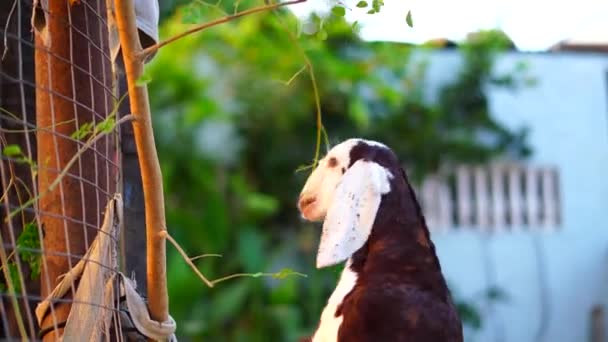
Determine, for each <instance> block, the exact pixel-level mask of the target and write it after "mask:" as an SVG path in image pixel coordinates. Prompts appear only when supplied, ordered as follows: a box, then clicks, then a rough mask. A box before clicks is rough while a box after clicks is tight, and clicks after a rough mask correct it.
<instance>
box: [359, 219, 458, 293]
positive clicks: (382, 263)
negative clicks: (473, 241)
mask: <svg viewBox="0 0 608 342" xmlns="http://www.w3.org/2000/svg"><path fill="white" fill-rule="evenodd" d="M378 228H379V229H378V230H377V231H376V232H373V233H372V235H371V236H370V238H369V240H368V242H367V243H366V245H364V246H363V247H362V248H361V249H360V250H359V251H357V252H356V253H355V254H354V255H353V257H352V261H351V262H352V265H351V268H352V270H353V271H354V272H356V273H357V276H358V278H360V279H361V280H360V281H359V283H360V284H361V285H363V286H365V284H366V283H367V284H370V286H373V285H371V284H387V283H393V284H395V285H402V284H407V285H412V286H416V287H418V288H420V289H423V290H427V291H431V292H433V293H435V294H436V295H438V296H439V297H441V298H442V299H444V300H448V298H447V297H448V294H447V293H448V291H447V285H446V283H445V279H444V278H443V275H442V274H441V266H440V264H439V260H438V258H437V255H436V253H435V246H434V245H433V242H432V241H431V240H430V238H429V233H428V229H427V228H426V225H425V224H424V220H423V219H422V220H416V222H408V223H405V222H399V221H397V220H392V222H391V221H387V222H384V223H382V222H381V224H380V225H379V227H378Z"/></svg>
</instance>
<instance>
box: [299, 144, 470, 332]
mask: <svg viewBox="0 0 608 342" xmlns="http://www.w3.org/2000/svg"><path fill="white" fill-rule="evenodd" d="M298 209H299V210H300V213H301V215H302V216H303V218H304V219H306V220H308V221H321V220H324V222H323V232H322V235H321V241H320V243H319V249H318V252H317V260H316V266H317V268H322V267H327V266H331V265H335V264H338V263H341V262H344V261H346V265H345V267H344V270H343V271H342V275H341V277H340V280H339V282H338V285H337V286H336V288H335V290H334V292H333V293H332V294H331V296H330V297H329V300H328V301H327V305H326V306H325V308H324V309H323V312H322V314H321V319H320V322H319V326H318V327H317V330H316V331H315V333H314V335H313V336H311V337H309V338H308V339H306V340H307V341H312V342H337V341H339V342H359V341H361V342H363V341H369V342H372V341H382V342H384V341H387V342H389V341H390V342H399V341H420V342H435V341H437V342H444V341H445V342H462V340H463V334H462V324H461V321H460V318H459V316H458V313H457V311H456V308H455V306H454V304H453V302H452V298H451V295H450V291H449V289H448V287H447V284H446V281H445V279H444V277H443V275H442V273H441V266H440V264H439V260H438V258H437V255H436V253H435V246H434V244H433V242H432V241H431V239H430V236H429V231H428V228H427V226H426V223H425V220H424V216H423V215H422V212H421V209H420V205H419V204H418V201H417V200H416V196H415V194H414V191H413V190H412V187H411V186H410V184H409V181H408V179H407V175H406V173H405V171H404V170H403V169H402V168H401V167H400V165H399V162H398V159H397V156H396V155H395V153H394V152H393V151H392V150H391V149H390V148H388V147H387V146H385V145H384V144H381V143H378V142H375V141H369V140H363V139H349V140H346V141H344V142H342V143H340V144H338V145H336V146H335V147H333V148H332V149H331V150H330V151H329V152H328V153H327V155H326V156H325V157H324V158H323V159H321V160H320V161H319V164H318V166H317V168H316V169H315V170H314V171H313V172H312V173H311V175H310V176H309V178H308V179H307V181H306V184H305V185H304V188H303V189H302V192H301V194H300V197H299V201H298Z"/></svg>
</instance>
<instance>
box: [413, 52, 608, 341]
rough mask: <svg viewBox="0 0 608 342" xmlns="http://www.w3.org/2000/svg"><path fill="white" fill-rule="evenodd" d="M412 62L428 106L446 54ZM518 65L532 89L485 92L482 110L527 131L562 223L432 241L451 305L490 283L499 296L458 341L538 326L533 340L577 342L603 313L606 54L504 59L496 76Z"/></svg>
mask: <svg viewBox="0 0 608 342" xmlns="http://www.w3.org/2000/svg"><path fill="white" fill-rule="evenodd" d="M418 58H423V59H428V60H429V62H430V63H429V70H428V80H427V84H428V85H429V87H430V91H429V96H430V97H434V96H435V94H436V88H437V86H438V85H440V84H442V83H443V82H445V81H446V80H449V79H451V78H454V77H456V71H457V70H458V67H459V64H460V61H459V57H458V55H457V54H455V53H454V52H447V51H446V52H439V53H433V54H428V55H419V56H418ZM521 60H523V61H526V63H528V65H529V67H530V74H531V75H533V76H534V77H535V78H536V80H537V84H536V86H534V87H532V88H528V89H524V90H521V91H518V92H511V91H508V90H500V89H494V88H491V89H490V103H491V109H492V113H493V114H494V115H495V117H496V118H497V119H499V120H500V121H501V122H503V123H504V124H506V125H507V126H509V127H513V128H518V127H521V126H528V127H529V129H530V135H529V141H530V144H531V146H532V148H533V150H534V154H533V156H532V158H531V159H530V161H529V162H530V164H532V165H537V164H538V165H551V166H556V167H557V168H558V170H559V172H560V187H561V198H562V224H561V226H560V227H559V229H558V230H550V229H549V230H536V231H518V232H509V231H506V232H500V233H491V234H483V233H479V232H477V231H472V230H470V229H469V230H467V229H463V230H456V229H452V230H449V231H448V232H447V233H434V234H433V240H434V241H435V244H436V246H437V252H438V254H439V258H440V260H441V264H442V267H443V269H444V273H445V275H446V277H447V279H448V281H449V282H450V284H451V286H452V287H453V288H454V290H455V291H456V292H457V293H458V295H459V297H464V298H471V297H475V296H477V295H478V294H479V292H480V291H483V290H484V288H486V287H487V286H489V285H492V284H497V285H498V286H500V287H501V288H502V289H504V290H505V291H506V292H507V294H508V296H509V298H508V301H507V302H506V303H502V304H496V305H494V306H493V307H485V308H484V312H488V315H486V316H485V319H484V322H483V323H484V328H483V330H482V331H481V332H479V333H475V334H471V333H469V332H467V340H470V341H509V342H510V341H514V342H525V341H537V338H536V336H537V334H538V333H539V330H540V329H541V328H540V327H541V326H542V321H543V317H544V320H546V323H547V324H546V329H545V331H544V337H543V338H542V339H541V340H542V341H556V342H557V341H567V342H569V341H586V340H588V339H589V334H590V324H591V322H590V313H591V310H592V307H593V306H594V305H597V304H602V305H608V248H607V247H608V218H607V217H606V216H607V214H608V181H607V180H606V178H607V176H608V144H607V142H608V132H607V130H608V120H607V118H608V87H607V80H608V55H601V54H592V53H552V54H549V53H543V54H521V53H509V54H505V55H503V56H502V57H501V58H499V60H498V63H497V67H496V70H497V71H499V72H500V71H508V70H512V69H513V67H514V65H515V63H517V62H518V61H521ZM543 265H544V266H543ZM543 298H546V300H543ZM606 309H607V310H608V307H606ZM543 312H545V313H544V314H543ZM606 323H607V324H608V322H606Z"/></svg>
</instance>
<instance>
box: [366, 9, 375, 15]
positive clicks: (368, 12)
mask: <svg viewBox="0 0 608 342" xmlns="http://www.w3.org/2000/svg"><path fill="white" fill-rule="evenodd" d="M377 12H378V11H376V10H375V9H373V8H372V9H370V10H369V11H367V14H374V13H377Z"/></svg>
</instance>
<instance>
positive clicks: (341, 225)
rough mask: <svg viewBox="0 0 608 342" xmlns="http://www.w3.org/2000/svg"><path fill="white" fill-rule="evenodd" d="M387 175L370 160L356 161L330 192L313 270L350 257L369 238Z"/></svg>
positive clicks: (386, 191)
mask: <svg viewBox="0 0 608 342" xmlns="http://www.w3.org/2000/svg"><path fill="white" fill-rule="evenodd" d="M391 178H392V175H391V173H390V172H389V171H388V170H387V169H385V168H384V167H382V166H380V165H378V164H376V163H375V162H372V161H365V160H358V161H356V162H355V163H354V164H353V165H352V166H351V168H350V169H348V170H347V171H346V173H345V174H344V176H343V177H342V179H341V180H340V184H339V185H338V186H337V188H336V189H335V191H334V194H333V198H332V201H331V204H330V206H329V209H328V210H327V215H326V217H325V221H324V222H323V232H322V235H321V241H320V242H319V250H318V252H317V268H321V267H327V266H331V265H335V264H338V263H340V262H343V261H344V260H346V259H348V258H350V256H351V255H352V254H353V253H355V252H356V251H357V250H358V249H359V248H361V246H363V244H365V241H367V238H368V237H369V234H370V233H371V231H372V226H373V224H374V220H375V219H376V212H377V211H378V208H379V207H380V201H381V198H382V195H383V194H386V193H388V192H389V191H390V190H391V186H390V179H391Z"/></svg>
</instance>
